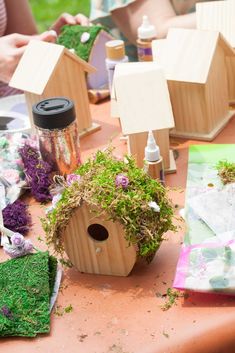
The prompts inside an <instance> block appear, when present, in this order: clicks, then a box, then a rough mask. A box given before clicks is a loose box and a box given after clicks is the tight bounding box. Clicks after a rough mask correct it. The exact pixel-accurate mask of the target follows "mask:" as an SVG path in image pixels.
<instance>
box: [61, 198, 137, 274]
mask: <svg viewBox="0 0 235 353" xmlns="http://www.w3.org/2000/svg"><path fill="white" fill-rule="evenodd" d="M91 226H92V227H93V228H94V229H96V227H99V228H98V230H99V229H100V228H101V230H102V229H104V231H105V232H107V234H108V238H107V239H106V240H102V241H100V240H97V238H93V237H92V233H89V229H90V227H91ZM105 232H104V233H105ZM95 234H96V236H97V235H98V237H100V236H101V235H102V231H100V230H99V231H98V232H96V233H95ZM63 237H64V245H65V250H66V252H67V254H68V257H69V259H70V260H71V261H72V263H73V264H74V266H75V267H76V268H77V269H78V270H79V271H81V272H86V273H97V274H105V275H116V276H127V275H128V274H129V273H130V271H131V270H132V268H133V266H134V264H135V262H136V250H135V248H134V246H133V245H131V246H129V244H128V242H127V241H126V240H125V235H124V230H123V228H122V226H121V225H120V224H119V223H118V222H115V223H114V222H112V221H107V220H106V219H105V216H103V217H97V216H95V215H94V213H92V212H91V210H90V207H89V206H88V205H87V204H86V203H83V204H82V206H81V207H79V208H77V209H76V210H75V211H74V212H73V214H72V216H71V218H70V221H69V224H68V225H67V227H66V229H65V231H64V235H63Z"/></svg>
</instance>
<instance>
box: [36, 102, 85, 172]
mask: <svg viewBox="0 0 235 353" xmlns="http://www.w3.org/2000/svg"><path fill="white" fill-rule="evenodd" d="M33 121H34V125H35V128H36V131H37V135H38V138H39V149H40V153H41V155H42V158H43V159H44V160H45V161H48V162H49V163H50V164H51V165H52V168H53V170H54V171H55V172H56V173H58V174H61V175H65V174H70V173H71V172H73V171H74V170H75V169H76V168H77V167H78V166H79V165H80V164H81V159H80V144H79V135H78V128H77V123H76V115H75V109H74V104H73V102H72V101H71V100H70V99H68V98H65V97H55V98H48V99H44V100H42V101H40V102H38V103H36V104H35V105H34V106H33Z"/></svg>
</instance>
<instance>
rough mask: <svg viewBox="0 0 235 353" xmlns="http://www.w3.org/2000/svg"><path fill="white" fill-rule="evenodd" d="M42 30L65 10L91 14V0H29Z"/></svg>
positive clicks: (73, 13) (72, 12)
mask: <svg viewBox="0 0 235 353" xmlns="http://www.w3.org/2000/svg"><path fill="white" fill-rule="evenodd" d="M29 3H30V5H31V8H32V11H33V14H34V17H35V20H36V22H37V25H38V30H39V31H40V32H42V31H45V30H46V29H47V28H48V27H50V25H51V24H52V23H53V22H54V21H55V20H56V19H57V18H58V16H59V15H60V14H61V13H63V12H68V13H71V14H72V15H75V14H77V13H79V12H80V13H83V14H85V15H86V16H89V11H90V1H89V0H69V1H63V0H29Z"/></svg>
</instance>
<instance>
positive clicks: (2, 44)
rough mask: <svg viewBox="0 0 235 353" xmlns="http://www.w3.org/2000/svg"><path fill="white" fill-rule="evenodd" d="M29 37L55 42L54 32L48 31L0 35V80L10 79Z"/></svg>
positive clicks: (7, 80)
mask: <svg viewBox="0 0 235 353" xmlns="http://www.w3.org/2000/svg"><path fill="white" fill-rule="evenodd" d="M31 39H38V40H43V41H46V42H55V41H56V33H55V32H54V31H48V32H44V33H42V34H39V35H30V36H28V35H22V34H18V33H14V34H9V35H6V36H3V37H0V81H3V82H6V83H8V82H9V81H10V79H11V77H12V75H13V73H14V71H15V69H16V66H17V65H18V62H19V60H20V58H21V56H22V55H23V53H24V51H25V48H26V45H27V44H28V43H29V41H30V40H31Z"/></svg>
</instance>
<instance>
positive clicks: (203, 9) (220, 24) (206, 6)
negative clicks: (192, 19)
mask: <svg viewBox="0 0 235 353" xmlns="http://www.w3.org/2000/svg"><path fill="white" fill-rule="evenodd" d="M234 18H235V1H234V0H231V1H212V2H205V3H197V4H196V20H197V28H198V29H209V30H217V31H220V32H221V33H222V34H223V36H224V37H225V38H226V40H227V41H228V42H229V44H230V45H231V46H232V47H233V48H234V47H235V21H234Z"/></svg>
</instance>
